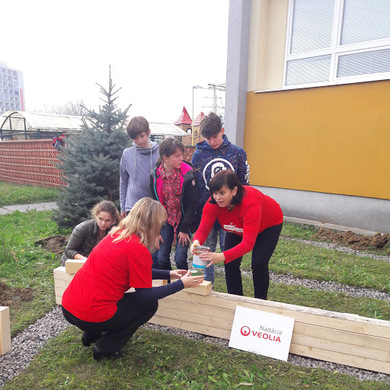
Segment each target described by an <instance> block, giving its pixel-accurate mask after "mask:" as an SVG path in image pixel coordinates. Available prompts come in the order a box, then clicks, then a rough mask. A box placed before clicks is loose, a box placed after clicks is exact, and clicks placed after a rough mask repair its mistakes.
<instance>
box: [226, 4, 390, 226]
mask: <svg viewBox="0 0 390 390" xmlns="http://www.w3.org/2000/svg"><path fill="white" fill-rule="evenodd" d="M388 20H390V2H388V1H384V0H372V1H370V2H367V1H363V0H327V1H325V0H318V1H312V0H232V1H230V11H229V43H228V66H227V69H228V70H227V80H226V117H225V128H226V131H227V133H228V136H229V138H230V139H231V140H232V141H233V142H236V143H237V144H238V145H240V146H243V147H244V149H245V150H246V152H247V154H248V160H249V163H250V166H251V177H250V181H251V184H252V185H255V186H257V187H259V188H260V189H261V190H262V191H263V192H265V193H267V194H268V195H270V196H272V197H274V198H275V199H277V200H278V201H279V203H280V204H281V206H282V208H283V211H284V213H285V215H287V216H291V217H298V218H304V219H309V220H315V221H320V222H325V223H333V224H338V225H344V226H349V227H357V228H361V229H367V230H372V231H379V232H390V223H389V216H390V180H389V177H390V153H389V150H390V115H389V101H390V24H389V23H388Z"/></svg>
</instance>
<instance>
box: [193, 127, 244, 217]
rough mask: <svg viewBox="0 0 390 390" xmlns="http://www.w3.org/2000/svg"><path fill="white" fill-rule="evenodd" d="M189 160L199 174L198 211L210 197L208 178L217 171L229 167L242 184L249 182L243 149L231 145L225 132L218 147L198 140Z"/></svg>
mask: <svg viewBox="0 0 390 390" xmlns="http://www.w3.org/2000/svg"><path fill="white" fill-rule="evenodd" d="M191 162H192V165H193V166H194V168H195V169H196V170H197V171H198V174H199V211H200V212H201V211H202V210H203V207H204V205H205V203H206V202H207V199H208V198H209V197H210V190H209V186H208V185H209V183H210V180H211V179H212V178H213V177H214V175H215V174H216V173H218V172H219V171H222V170H224V169H231V170H233V171H235V172H236V174H237V176H238V179H239V180H240V182H241V183H242V184H244V185H248V184H249V165H248V162H247V157H246V153H245V150H244V149H242V148H240V147H239V146H236V145H233V144H232V143H231V142H230V141H229V140H228V138H227V136H226V135H225V134H224V135H223V142H222V144H221V146H220V147H219V148H218V149H213V148H212V147H211V146H210V145H209V144H208V143H207V141H202V142H198V143H197V144H196V150H195V152H194V154H193V156H192V161H191Z"/></svg>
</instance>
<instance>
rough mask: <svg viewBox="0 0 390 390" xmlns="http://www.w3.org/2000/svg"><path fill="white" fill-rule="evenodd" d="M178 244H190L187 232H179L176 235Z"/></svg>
mask: <svg viewBox="0 0 390 390" xmlns="http://www.w3.org/2000/svg"><path fill="white" fill-rule="evenodd" d="M177 237H178V241H179V244H181V245H183V246H185V245H187V244H191V239H190V236H189V235H188V234H187V233H183V232H180V233H179V234H178V235H177Z"/></svg>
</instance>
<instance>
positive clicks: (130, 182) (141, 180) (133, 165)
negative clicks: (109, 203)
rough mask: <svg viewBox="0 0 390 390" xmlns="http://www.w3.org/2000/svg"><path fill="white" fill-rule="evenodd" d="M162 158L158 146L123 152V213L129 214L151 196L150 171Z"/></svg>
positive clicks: (121, 170) (121, 190) (135, 147)
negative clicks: (137, 204)
mask: <svg viewBox="0 0 390 390" xmlns="http://www.w3.org/2000/svg"><path fill="white" fill-rule="evenodd" d="M159 156H160V153H159V151H158V145H157V144H156V142H151V147H150V148H138V147H137V146H136V145H133V146H132V147H130V148H127V149H125V150H124V151H123V155H122V158H121V162H120V182H119V196H120V202H121V211H122V212H123V211H125V212H128V211H130V210H131V208H132V207H133V206H134V204H135V203H136V202H137V201H139V200H140V199H141V198H145V197H147V196H149V187H150V184H149V180H150V171H151V170H152V169H153V168H154V167H155V165H156V162H157V160H158V158H159Z"/></svg>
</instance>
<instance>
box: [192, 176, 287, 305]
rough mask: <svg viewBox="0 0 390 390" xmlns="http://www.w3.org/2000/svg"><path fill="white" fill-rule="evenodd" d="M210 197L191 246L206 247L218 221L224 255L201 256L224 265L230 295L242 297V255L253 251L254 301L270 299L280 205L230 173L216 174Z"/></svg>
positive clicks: (281, 221) (279, 222)
mask: <svg viewBox="0 0 390 390" xmlns="http://www.w3.org/2000/svg"><path fill="white" fill-rule="evenodd" d="M210 193H211V195H212V196H211V198H210V199H209V200H208V201H207V203H206V204H205V206H204V209H203V215H202V220H201V222H200V226H199V228H198V230H197V231H196V233H195V235H194V241H193V244H192V246H191V251H193V248H194V246H196V245H200V244H203V243H204V242H205V241H206V238H207V236H208V234H209V232H210V230H211V228H212V226H213V225H214V223H215V221H216V220H218V222H219V223H220V225H221V226H222V228H223V229H224V230H226V232H227V234H226V240H225V250H224V251H223V252H222V253H214V252H203V253H202V254H201V255H200V257H201V259H202V260H207V261H209V262H210V264H211V263H213V264H215V263H220V262H224V263H225V276H226V285H227V290H228V293H229V294H235V295H243V291H242V281H241V271H240V265H241V260H242V256H243V255H244V254H245V253H248V252H250V251H252V274H253V285H254V290H255V298H260V299H267V292H268V286H269V271H268V263H269V260H270V258H271V256H272V253H273V252H274V250H275V247H276V244H277V243H278V240H279V236H280V232H281V230H282V224H283V213H282V210H281V208H280V206H279V204H278V203H276V202H275V200H273V199H272V198H270V197H269V196H267V195H264V194H263V193H262V192H260V191H259V190H257V189H255V188H253V187H249V186H244V185H242V184H241V183H240V181H239V180H238V177H237V175H236V174H235V173H234V172H233V171H231V170H224V171H221V172H219V173H217V174H216V175H215V176H214V177H213V179H212V180H211V181H210Z"/></svg>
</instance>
